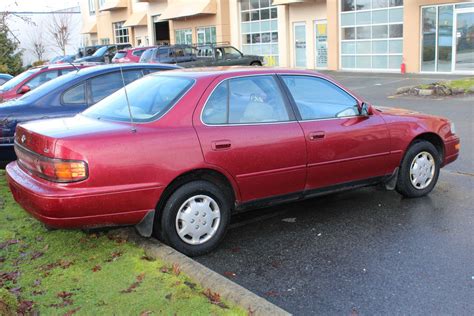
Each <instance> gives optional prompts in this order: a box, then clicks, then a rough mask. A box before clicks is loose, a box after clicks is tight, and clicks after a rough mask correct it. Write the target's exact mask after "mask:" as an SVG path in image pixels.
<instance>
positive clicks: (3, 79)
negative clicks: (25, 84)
mask: <svg viewBox="0 0 474 316" xmlns="http://www.w3.org/2000/svg"><path fill="white" fill-rule="evenodd" d="M11 78H13V76H12V75H9V74H0V86H1V85H2V84H4V83H5V82H7V81H8V80H10V79H11Z"/></svg>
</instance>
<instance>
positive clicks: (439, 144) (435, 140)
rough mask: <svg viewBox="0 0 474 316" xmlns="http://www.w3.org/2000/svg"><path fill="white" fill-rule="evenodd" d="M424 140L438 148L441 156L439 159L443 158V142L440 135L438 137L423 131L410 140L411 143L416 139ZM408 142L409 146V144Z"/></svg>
mask: <svg viewBox="0 0 474 316" xmlns="http://www.w3.org/2000/svg"><path fill="white" fill-rule="evenodd" d="M420 140H424V141H427V142H430V143H431V144H433V146H435V148H436V150H438V152H439V154H440V156H441V161H443V160H444V143H443V140H442V139H441V137H439V136H438V135H437V134H435V133H423V134H420V135H418V136H416V137H415V139H414V140H413V141H412V142H411V144H413V143H415V142H416V141H420ZM411 144H410V146H411Z"/></svg>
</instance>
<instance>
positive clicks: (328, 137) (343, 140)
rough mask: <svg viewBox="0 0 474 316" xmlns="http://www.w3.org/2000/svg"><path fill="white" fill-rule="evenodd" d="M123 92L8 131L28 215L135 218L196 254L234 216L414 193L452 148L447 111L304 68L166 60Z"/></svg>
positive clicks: (13, 173)
mask: <svg viewBox="0 0 474 316" xmlns="http://www.w3.org/2000/svg"><path fill="white" fill-rule="evenodd" d="M126 92H127V93H125V90H124V89H122V90H120V91H118V92H117V93H114V94H112V95H111V96H109V97H107V98H105V99H103V100H102V101H101V102H99V103H97V104H96V105H94V106H92V107H90V108H89V109H88V110H86V111H84V112H83V113H81V114H79V115H77V116H75V117H73V118H67V119H60V120H58V119H56V120H45V121H36V122H30V123H26V124H21V125H19V126H18V127H17V130H16V137H15V142H16V143H15V150H16V152H17V155H18V158H19V159H18V161H16V162H13V163H11V164H9V165H8V166H7V175H8V182H9V185H10V188H11V191H12V193H13V195H14V197H15V200H16V201H18V203H20V204H21V205H22V206H23V208H25V209H26V210H27V211H28V212H30V213H31V214H32V215H33V216H34V217H36V218H37V219H39V220H40V221H42V222H44V223H46V224H47V225H49V226H52V227H62V228H75V227H78V228H83V227H97V226H106V225H136V227H137V230H138V231H139V232H140V233H141V234H142V235H145V236H149V235H150V234H151V233H152V232H153V234H155V235H156V236H157V237H159V238H161V239H163V240H164V241H165V242H166V243H168V244H169V245H171V246H173V247H174V248H176V249H178V250H179V251H181V252H183V253H185V254H187V255H200V254H203V253H206V252H208V251H211V250H212V249H213V248H214V247H216V246H217V245H218V243H219V242H220V241H221V240H222V238H223V236H224V234H225V231H226V228H227V226H228V224H229V220H230V216H231V215H232V214H233V213H234V212H237V211H240V210H243V209H249V208H256V207H264V206H268V205H273V204H276V203H281V202H288V201H294V200H299V199H304V198H310V197H314V196H319V195H322V194H327V193H330V192H338V191H341V190H345V189H352V188H356V187H362V186H367V185H374V184H380V183H381V184H384V185H385V187H386V188H387V189H391V190H393V189H396V190H397V191H398V192H399V193H401V194H402V195H403V196H406V197H420V196H424V195H426V194H428V193H429V192H431V190H432V189H433V187H434V186H435V184H436V182H437V180H438V176H439V170H440V168H441V167H443V166H445V165H446V164H449V163H451V162H453V161H454V160H455V159H457V157H458V154H459V137H458V136H457V135H456V134H455V130H454V125H453V124H452V123H451V122H450V121H449V120H448V119H445V118H441V117H436V116H431V115H425V114H421V113H417V112H413V111H409V110H402V109H390V108H378V107H374V106H371V105H369V104H368V103H366V102H364V101H363V100H362V99H360V98H358V97H357V96H355V95H353V94H351V93H350V92H349V91H348V90H347V89H345V88H344V87H343V86H341V85H340V84H338V83H336V82H335V81H333V80H332V79H330V78H328V77H326V76H324V75H322V74H318V73H316V72H312V71H305V70H284V69H265V68H249V67H248V68H232V69H226V68H224V69H221V68H220V69H217V70H213V69H212V68H210V69H206V70H202V69H201V70H199V69H198V70H186V71H182V70H177V71H171V72H163V73H160V74H153V75H150V76H146V77H145V78H143V79H140V80H137V81H136V82H134V83H132V84H130V85H129V86H127V89H126ZM127 100H128V101H127ZM130 113H132V116H133V119H132V117H131V116H130Z"/></svg>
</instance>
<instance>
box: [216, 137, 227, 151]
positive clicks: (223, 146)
mask: <svg viewBox="0 0 474 316" xmlns="http://www.w3.org/2000/svg"><path fill="white" fill-rule="evenodd" d="M230 147H231V144H230V140H226V139H225V140H216V141H213V142H212V150H227V149H230Z"/></svg>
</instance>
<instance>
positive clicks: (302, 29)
mask: <svg viewBox="0 0 474 316" xmlns="http://www.w3.org/2000/svg"><path fill="white" fill-rule="evenodd" d="M294 40H295V67H299V68H306V24H305V23H295V24H294Z"/></svg>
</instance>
